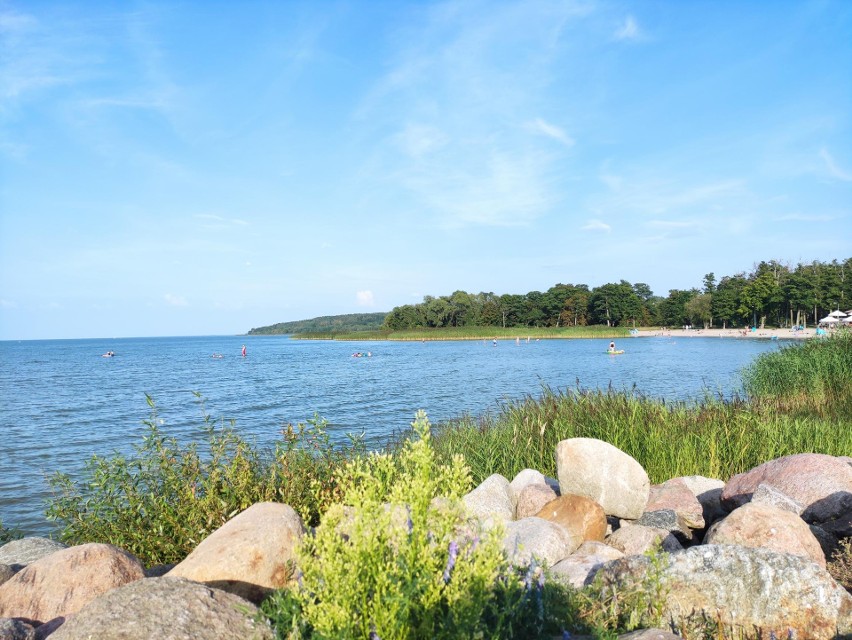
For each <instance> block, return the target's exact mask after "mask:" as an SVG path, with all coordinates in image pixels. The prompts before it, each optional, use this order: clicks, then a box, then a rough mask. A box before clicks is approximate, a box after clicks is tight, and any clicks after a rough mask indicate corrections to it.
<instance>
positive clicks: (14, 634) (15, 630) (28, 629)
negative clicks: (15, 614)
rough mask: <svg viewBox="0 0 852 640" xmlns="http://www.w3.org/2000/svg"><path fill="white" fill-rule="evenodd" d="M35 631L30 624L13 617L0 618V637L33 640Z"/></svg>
mask: <svg viewBox="0 0 852 640" xmlns="http://www.w3.org/2000/svg"><path fill="white" fill-rule="evenodd" d="M35 637H36V633H35V629H34V628H33V626H32V625H29V624H27V623H26V622H24V621H22V620H15V619H13V618H0V639H2V640H35Z"/></svg>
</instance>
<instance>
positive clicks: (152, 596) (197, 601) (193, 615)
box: [50, 578, 273, 640]
mask: <svg viewBox="0 0 852 640" xmlns="http://www.w3.org/2000/svg"><path fill="white" fill-rule="evenodd" d="M50 638H51V640H89V639H91V638H98V640H150V639H151V638H158V639H161V640H183V639H184V638H192V640H249V639H253V640H272V638H273V633H272V630H271V629H270V628H269V626H268V625H267V623H266V622H262V621H261V618H260V616H258V610H257V608H256V607H255V606H254V605H253V604H251V603H250V602H248V601H246V600H243V599H242V598H240V597H239V596H236V595H234V594H231V593H227V592H225V591H221V590H219V589H214V588H212V587H209V586H206V585H203V584H199V583H197V582H192V581H190V580H184V579H182V578H145V579H143V580H138V581H136V582H133V583H131V584H128V585H125V586H123V587H121V588H118V589H115V590H114V591H111V592H109V593H107V594H105V595H103V596H101V597H100V598H98V599H97V600H94V601H93V602H91V603H90V604H89V605H88V606H86V607H85V608H84V609H82V610H81V611H80V612H79V613H77V614H76V615H75V616H74V617H72V618H71V619H69V620H68V621H66V622H65V623H64V624H63V625H62V626H61V627H59V629H58V630H57V631H56V632H54V633H53V634H52V635H51V636H50Z"/></svg>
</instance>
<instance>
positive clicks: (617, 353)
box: [607, 349, 624, 356]
mask: <svg viewBox="0 0 852 640" xmlns="http://www.w3.org/2000/svg"><path fill="white" fill-rule="evenodd" d="M607 353H608V354H609V355H611V356H617V355H619V354H620V353H624V349H620V350H619V351H607Z"/></svg>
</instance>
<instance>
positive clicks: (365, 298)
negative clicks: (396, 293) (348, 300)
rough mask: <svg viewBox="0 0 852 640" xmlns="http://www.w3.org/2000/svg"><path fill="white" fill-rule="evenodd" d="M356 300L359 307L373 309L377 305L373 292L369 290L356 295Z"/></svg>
mask: <svg viewBox="0 0 852 640" xmlns="http://www.w3.org/2000/svg"><path fill="white" fill-rule="evenodd" d="M355 300H356V303H357V304H358V306H359V307H373V306H375V304H376V302H375V300H374V299H373V292H372V291H369V290H366V291H358V292H357V293H355Z"/></svg>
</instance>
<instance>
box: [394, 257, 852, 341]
mask: <svg viewBox="0 0 852 640" xmlns="http://www.w3.org/2000/svg"><path fill="white" fill-rule="evenodd" d="M850 307H852V258H847V259H845V260H843V261H842V262H840V261H838V260H832V261H831V262H819V261H814V262H811V263H808V264H802V263H799V264H797V265H796V266H795V267H791V266H789V265H785V264H782V263H781V262H778V261H776V260H770V261H768V262H760V263H759V264H756V265H755V266H754V268H753V269H752V271H751V272H750V273H745V272H742V273H737V274H734V275H730V276H723V277H721V278H719V279H718V280H717V278H716V275H715V274H714V273H712V272H711V273H708V274H706V275H705V276H704V278H703V281H702V283H701V286H700V287H694V288H692V289H671V290H669V292H668V295H666V296H659V295H655V294H654V292H653V291H651V288H650V287H649V286H648V285H647V284H645V283H642V282H636V283H632V284H631V283H630V282H628V281H626V280H621V281H620V282H617V283H616V282H611V283H607V284H603V285H601V286H599V287H594V288H590V287H589V286H588V285H585V284H555V285H553V286H552V287H550V288H549V289H548V290H547V291H544V292H542V291H530V292H528V293H526V294H509V293H507V294H502V295H499V294H495V293H493V292H487V293H486V292H480V293H468V292H466V291H455V292H454V293H452V294H451V295H446V296H438V297H434V296H425V297H424V298H423V302H421V303H418V304H407V305H402V306H399V307H395V308H394V309H393V310H391V311H390V313H388V314H387V316H386V317H385V321H384V328H385V329H388V330H401V329H414V328H420V327H430V328H441V327H464V326H493V327H504V328H505V327H567V326H584V325H606V326H608V327H618V326H621V327H623V326H631V327H640V326H644V327H647V326H667V327H681V326H684V325H692V326H694V327H702V326H703V327H704V328H711V327H721V328H729V327H745V326H759V327H764V326H775V327H791V326H795V325H801V326H808V325H813V324H816V323H817V322H818V321H819V319H820V318H822V317H823V316H824V315H825V314H827V313H828V312H830V311H833V310H835V309H841V310H844V311H847V310H849V308H850Z"/></svg>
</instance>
